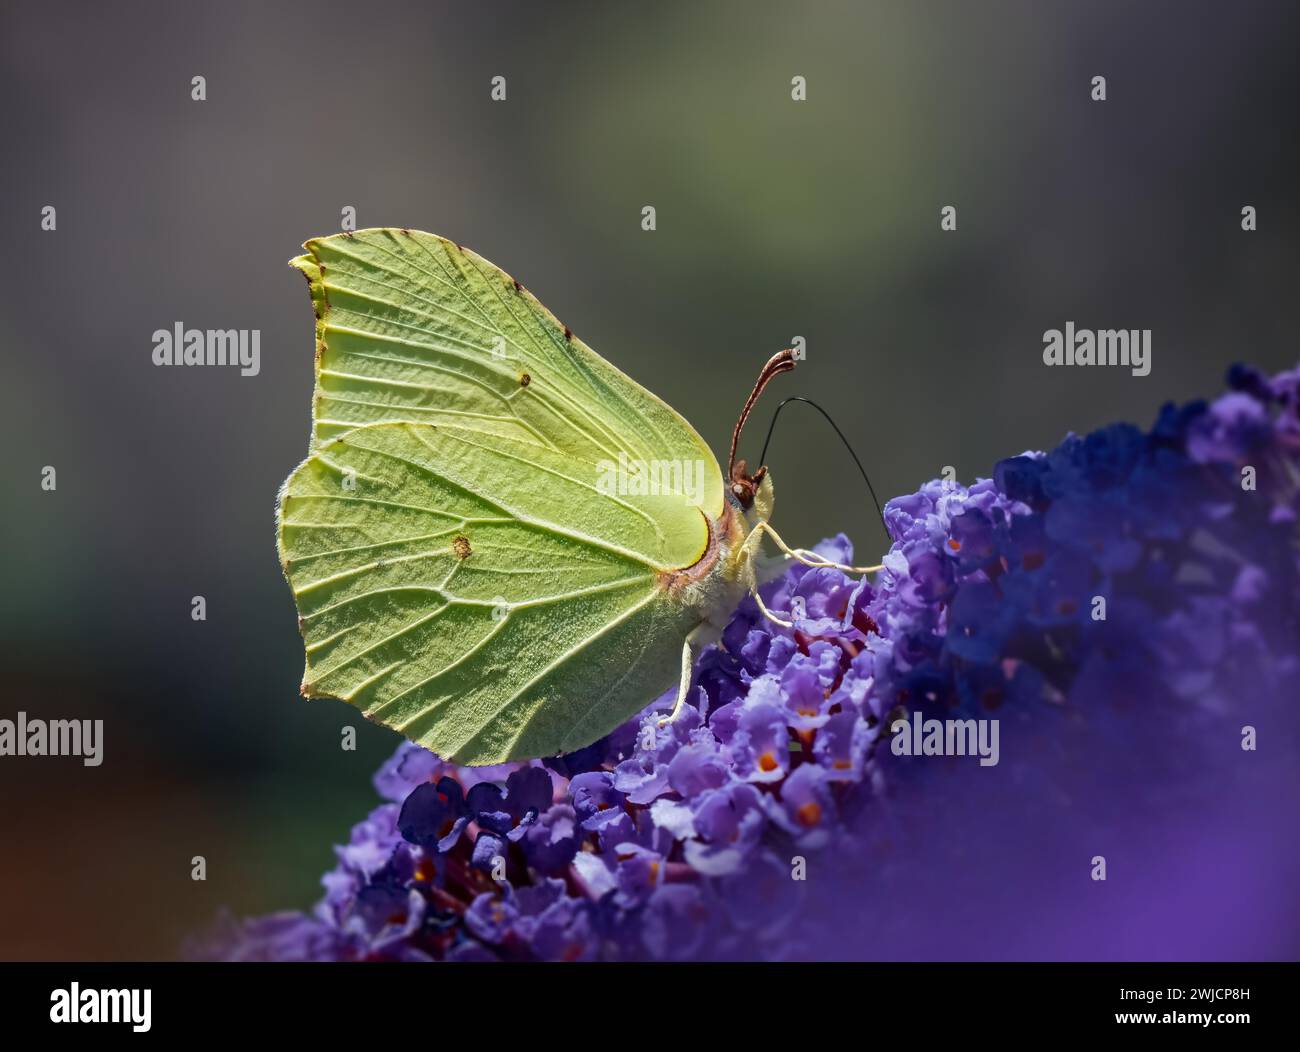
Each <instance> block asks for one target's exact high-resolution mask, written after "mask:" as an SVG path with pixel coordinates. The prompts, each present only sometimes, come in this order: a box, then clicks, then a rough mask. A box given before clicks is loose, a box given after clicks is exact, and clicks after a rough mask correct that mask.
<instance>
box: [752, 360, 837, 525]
mask: <svg viewBox="0 0 1300 1052" xmlns="http://www.w3.org/2000/svg"><path fill="white" fill-rule="evenodd" d="M797 363H798V359H797V358H795V356H794V351H793V350H791V349H790V348H788V347H787V348H786V349H785V350H784V351H778V352H777V353H776V354H774V355H772V357H771V358H769V359H768V360H767V364H766V365H765V366H763V369H762V371H761V372H760V373H759V374H758V379H757V380H756V381H755V382H754V389H753V390H752V391H750V392H749V397H748V398H747V399H745V407H744V408H743V409H741V411H740V419H738V420H737V421H736V426H735V427H734V428H733V429H732V431H731V452H730V454H729V455H728V456H727V479H728V481H729V482H730V483H731V492H732V493H733V494H735V497H736V499H737V500H738V501H740V503H741V504H742V505H744V506H745V507H746V508H748V507H749V506H750V505H751V504H753V503H754V493H755V492H756V491H757V490H758V484H759V483H760V482H762V481H763V476H764V475H766V474H767V468H766V466H760V467H759V469H758V470H757V471H755V472H754V473H753V474H752V475H750V474H748V473H747V471H746V464H745V462H744V461H743V460H740V461H737V460H736V447H737V446H738V445H740V433H741V431H743V430H744V429H745V421H746V420H748V419H749V414H750V411H751V410H752V409H753V408H754V404H755V403H756V402H757V401H758V399H759V396H760V395H761V394H762V393H763V389H764V388H765V387H767V385H768V384H770V383H771V382H772V379H773V377H775V376H777V375H779V374H780V373H788V372H789V371H790V370H791V369H793V368H794V367H795V365H796V364H797ZM782 404H784V403H782ZM778 411H779V410H778ZM769 437H770V433H769ZM841 437H843V436H841ZM763 450H764V452H766V451H767V447H766V445H765V446H764V447H763ZM758 459H759V463H760V465H761V464H762V460H763V458H762V457H759V458H758Z"/></svg>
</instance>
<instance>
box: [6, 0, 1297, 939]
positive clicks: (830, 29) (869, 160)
mask: <svg viewBox="0 0 1300 1052" xmlns="http://www.w3.org/2000/svg"><path fill="white" fill-rule="evenodd" d="M1298 22H1300V18H1298V17H1297V14H1296V9H1295V5H1293V4H1283V3H1277V4H1270V3H1259V4H1227V3H1222V4H1213V5H1211V4H1204V5H1202V4H1188V3H1159V4H1157V3H1146V4H1142V5H1132V4H1127V3H1101V4H1099V3H1087V4H1083V3H1080V4H1072V5H1067V4H1051V5H1047V4H1037V3H1031V2H1028V0H1026V2H1023V3H995V4H978V5H976V4H967V3H960V2H956V0H954V2H947V3H903V2H901V0H900V2H897V3H888V4H852V5H851V4H831V3H813V4H802V5H796V4H793V3H759V4H754V3H743V4H742V3H704V4H657V5H654V4H651V5H641V4H638V5H632V4H619V3H599V4H597V3H593V4H583V5H578V4H504V3H482V4H391V3H390V4H383V3H380V4H374V3H367V4H346V3H312V4H292V5H291V4H276V5H270V4H255V3H249V4H227V3H220V4H216V3H214V4H197V3H193V4H175V3H158V4H123V5H112V6H111V7H110V6H108V5H104V6H93V7H92V6H91V5H89V4H85V5H77V4H57V3H49V2H41V3H12V2H6V3H5V5H4V7H3V10H2V11H0V134H2V135H3V139H2V140H0V141H2V142H3V161H2V162H0V163H2V165H3V167H2V169H0V207H2V208H3V210H4V214H5V216H6V219H7V222H6V224H5V235H4V241H5V244H4V247H3V250H2V251H0V349H2V353H3V380H2V381H0V438H2V440H3V445H4V455H3V458H0V459H2V470H3V473H4V476H3V493H4V513H3V515H0V543H2V547H0V551H3V553H4V577H3V586H2V587H0V610H2V613H0V617H2V622H0V631H2V633H3V635H2V637H0V638H2V639H3V646H4V653H3V670H4V687H5V689H4V691H3V704H0V716H3V717H4V718H13V717H14V716H15V714H16V713H17V712H18V711H19V710H25V711H27V712H28V713H30V714H32V715H33V716H43V717H46V718H51V719H53V718H72V717H82V718H101V719H104V720H105V723H106V726H105V739H106V742H105V761H104V764H103V766H102V767H99V768H95V769H91V768H83V767H82V766H81V765H80V763H79V761H77V760H75V759H70V758H64V759H54V758H46V759H35V758H12V757H9V758H3V759H0V837H2V839H0V843H2V844H3V845H4V847H3V860H2V861H0V956H3V957H8V958H31V957H37V958H44V957H67V956H77V957H96V958H114V957H170V956H173V955H174V954H175V953H176V952H177V946H178V942H179V940H180V938H181V937H182V936H183V935H184V934H185V933H186V932H188V931H191V930H193V929H194V928H195V927H196V926H199V925H202V924H204V923H205V922H206V921H207V920H208V919H209V918H210V917H211V916H212V915H213V914H214V912H215V910H216V909H217V908H218V906H220V905H223V904H226V905H230V906H232V907H233V908H234V909H236V910H237V911H239V912H252V911H266V910H270V909H276V908H281V907H286V906H294V907H302V906H307V905H308V904H310V903H311V902H312V901H313V900H314V899H315V897H316V895H317V891H318V888H317V879H318V876H319V874H320V873H321V872H322V871H323V870H324V869H325V868H326V867H327V866H328V865H329V864H330V863H331V855H330V851H329V845H330V844H331V843H333V842H336V841H337V840H339V839H342V838H344V837H345V836H346V831H347V829H348V828H349V826H350V825H351V824H352V823H353V822H354V821H357V820H359V819H360V818H361V817H362V816H363V815H364V813H365V812H366V810H367V809H368V808H369V807H370V806H371V804H372V803H373V802H374V794H373V791H372V790H371V787H370V783H369V778H370V774H371V772H372V770H373V769H374V767H375V766H376V764H377V763H378V762H379V760H380V759H381V758H382V757H383V756H384V755H386V754H387V753H388V752H389V751H390V750H391V749H392V748H393V746H394V745H395V744H396V741H397V737H396V736H395V735H394V734H392V733H391V732H388V731H385V730H382V729H380V728H377V727H372V726H370V725H367V724H365V723H364V721H362V720H360V719H359V718H357V717H356V715H355V714H354V712H353V710H351V709H349V708H348V707H346V706H345V705H343V704H341V703H337V702H328V701H326V702H315V703H308V702H305V701H303V700H301V699H300V698H299V697H298V694H297V687H298V683H299V679H300V672H301V665H302V652H301V643H300V640H299V638H298V635H297V632H296V630H295V625H294V609H293V604H292V602H291V599H290V596H289V592H288V588H287V586H286V585H285V584H284V582H283V580H282V579H281V576H280V572H279V568H278V566H277V563H276V557H275V545H274V536H273V528H272V515H273V504H274V497H275V492H276V487H277V486H278V484H279V483H280V482H281V480H282V479H283V478H284V477H285V476H286V475H287V474H288V472H289V471H290V470H291V469H292V468H293V466H294V465H295V464H296V463H297V462H298V460H299V459H300V458H301V457H302V456H303V455H304V453H305V450H306V441H307V432H308V421H309V394H310V390H311V384H312V365H311V363H312V316H311V311H310V307H309V304H308V300H307V295H306V289H305V287H304V285H303V282H302V279H301V277H300V276H299V275H297V274H295V273H294V272H292V271H291V270H290V269H289V268H288V267H286V266H285V265H284V264H285V261H286V260H287V259H288V258H289V257H290V256H292V255H294V254H295V253H296V252H297V251H298V246H299V245H300V243H301V242H302V241H303V240H304V239H305V238H307V237H310V236H314V235H319V234H325V233H329V232H332V231H334V230H336V229H338V226H339V220H340V210H341V209H342V208H343V207H344V206H345V205H352V206H354V207H355V208H356V209H357V213H358V224H359V225H360V226H381V225H397V226H409V227H417V228H423V229H426V230H431V231H434V232H437V233H440V234H444V235H446V236H448V237H451V238H453V239H454V240H457V241H460V242H462V243H464V244H465V245H467V246H469V247H471V248H474V249H475V250H477V251H478V252H480V253H482V254H483V255H485V256H486V257H487V258H489V259H491V260H493V261H494V262H496V263H498V264H499V265H501V266H502V267H504V268H505V269H506V270H507V271H508V272H510V273H512V274H513V275H514V276H516V277H517V278H519V279H520V280H521V281H522V282H524V283H525V284H526V285H527V286H528V287H529V288H530V289H532V290H533V291H534V292H535V293H536V294H537V295H538V296H539V297H540V298H541V300H542V301H543V302H544V303H546V304H547V305H548V306H549V307H550V308H551V309H552V310H553V311H554V312H555V314H556V315H557V316H558V317H559V318H560V319H561V320H562V321H564V322H566V323H567V324H568V325H569V326H570V327H571V328H572V329H573V330H574V331H575V332H576V333H577V334H578V335H580V336H581V337H582V338H583V339H584V340H586V341H587V342H588V343H589V344H590V345H591V346H593V347H594V348H596V349H597V350H598V351H599V352H600V353H602V354H603V355H605V356H606V357H607V358H609V359H610V361H612V362H613V363H614V364H615V365H617V366H619V367H620V368H622V369H624V370H625V371H626V372H628V373H630V374H631V375H632V376H634V377H635V378H636V379H638V380H639V381H641V382H642V383H644V384H646V385H647V386H649V387H650V388H651V389H653V390H654V391H655V392H657V393H658V394H659V395H661V396H662V397H663V398H664V399H666V400H667V401H668V402H669V403H671V404H672V405H674V406H675V407H677V408H678V409H679V410H680V411H681V412H683V413H684V414H685V415H686V416H687V417H688V418H689V419H690V420H691V421H692V422H693V423H694V424H695V425H696V427H697V428H698V429H699V430H700V431H701V433H702V434H703V435H704V436H705V438H706V439H707V440H709V441H710V442H711V443H712V445H713V447H714V449H715V451H717V452H718V453H719V454H720V455H725V443H726V439H727V437H728V435H729V432H730V428H731V425H732V423H733V421H734V418H735V414H736V411H737V410H738V408H739V406H740V403H741V402H742V401H743V398H744V395H745V394H746V392H747V391H748V388H749V385H750V383H751V382H752V379H753V375H754V373H755V372H756V370H757V368H758V366H759V365H760V364H761V363H762V361H763V360H765V359H766V357H767V356H768V355H770V354H771V353H773V352H774V351H776V350H778V349H780V348H781V347H784V346H786V345H788V344H789V342H790V341H791V338H792V337H793V336H795V335H802V336H804V337H805V338H806V340H807V341H808V360H807V361H806V362H805V363H804V364H803V366H802V367H801V368H800V369H799V370H798V371H797V372H796V373H795V374H794V375H793V376H789V377H782V378H781V379H780V380H779V381H778V388H777V390H774V391H773V394H774V395H775V394H777V393H780V394H793V393H800V394H804V395H807V396H809V397H812V398H815V399H817V400H818V401H820V402H821V403H822V404H823V405H824V406H825V407H826V408H827V409H828V410H829V411H830V412H831V413H832V414H833V415H834V416H835V418H836V420H837V421H838V422H839V424H840V426H841V427H842V428H843V429H844V430H845V431H846V433H847V434H848V435H849V437H850V438H851V439H852V441H853V442H854V444H855V446H856V447H857V448H858V450H859V452H860V454H861V455H862V457H863V459H864V460H865V462H866V463H867V465H868V468H869V470H870V471H871V473H872V476H873V479H874V480H875V483H876V488H877V490H878V491H879V492H880V493H881V496H882V498H883V497H885V496H886V495H893V494H897V493H902V492H907V491H910V490H912V489H915V488H916V487H917V486H918V485H919V484H920V483H921V482H923V481H924V480H926V479H928V478H931V477H933V476H934V475H936V474H938V473H939V471H940V470H941V468H942V466H943V465H945V464H952V465H954V466H955V468H956V470H957V473H958V477H959V478H961V479H962V480H963V481H968V482H969V481H971V480H973V479H974V478H975V477H977V476H980V475H986V474H988V473H989V471H990V470H991V468H992V465H993V463H994V462H995V461H996V460H997V459H998V458H1000V457H1003V456H1007V455H1011V454H1014V453H1017V452H1020V451H1022V450H1024V449H1026V448H1031V447H1032V448H1040V447H1044V446H1050V445H1053V444H1055V443H1056V442H1057V441H1058V440H1059V439H1060V438H1061V436H1062V435H1063V434H1064V433H1065V432H1066V431H1069V430H1074V431H1085V430H1088V429H1090V428H1093V427H1095V426H1097V425H1100V424H1103V423H1106V422H1109V421H1112V420H1119V419H1130V420H1134V421H1136V422H1138V423H1141V424H1144V425H1145V424H1147V423H1149V422H1150V421H1151V419H1152V418H1153V416H1154V413H1155V411H1156V409H1157V408H1158V406H1159V404H1160V403H1161V402H1162V401H1164V400H1166V399H1170V398H1173V399H1179V400H1182V399H1187V398H1191V397H1196V396H1201V395H1207V394H1212V393H1213V392H1215V391H1216V390H1217V389H1218V387H1219V384H1220V378H1221V375H1222V372H1223V370H1224V368H1225V366H1226V365H1228V364H1229V363H1230V362H1232V361H1234V360H1238V359H1244V360H1249V361H1253V362H1255V363H1257V364H1259V365H1261V366H1264V367H1266V368H1269V369H1277V368H1280V367H1283V366H1286V365H1289V364H1292V363H1294V361H1295V357H1296V353H1295V340H1294V318H1293V314H1292V305H1293V303H1294V301H1295V290H1296V281H1297V277H1298V276H1300V275H1298V273H1297V255H1296V244H1297V241H1296V231H1297V209H1296V198H1295V189H1296V186H1297V163H1296V162H1297V143H1298V142H1300V127H1297V125H1298V123H1300V122H1298V121H1297V111H1296V106H1295V100H1296V98H1300V68H1297V59H1296V29H1297V23H1298ZM498 74H500V75H504V76H505V77H506V78H507V82H508V100H507V101H506V102H504V103H494V102H492V101H491V100H490V98H489V87H490V84H489V82H490V79H491V78H492V77H493V76H495V75H498ZM796 74H797V75H802V76H805V77H806V78H807V82H808V100H807V101H806V102H802V103H796V102H793V101H792V100H791V98H790V79H791V77H793V76H795V75H796ZM1098 74H1100V75H1104V76H1106V77H1107V81H1108V95H1109V98H1108V100H1107V101H1106V102H1104V103H1096V102H1093V101H1091V99H1090V97H1089V92H1090V83H1089V82H1090V79H1091V78H1092V77H1093V76H1094V75H1098ZM196 75H202V76H204V77H206V78H207V94H208V97H207V101H205V102H195V101H192V100H191V98H190V79H191V77H193V76H196ZM47 204H49V205H54V206H55V207H56V208H57V210H58V229H57V231H56V232H43V231H42V230H41V229H40V211H41V208H42V207H43V206H44V205H47ZM646 204H652V205H654V206H655V208H656V209H657V213H658V229H657V230H656V231H655V232H653V233H646V232H643V231H642V230H641V227H640V210H641V208H642V206H643V205H646ZM947 204H952V205H955V206H956V207H957V209H958V229H957V231H956V232H955V233H944V232H941V230H940V227H939V210H940V208H941V207H942V206H944V205H947ZM1246 204H1250V205H1254V206H1255V207H1256V209H1257V210H1258V216H1259V219H1258V222H1259V229H1258V231H1256V232H1254V233H1244V232H1243V231H1242V230H1241V228H1240V211H1241V208H1242V206H1243V205H1246ZM178 320H179V321H183V322H184V323H185V324H186V325H187V326H193V327H198V328H208V327H212V328H257V329H260V330H261V333H262V344H261V346H262V370H261V375H259V376H257V377H255V378H244V377H240V376H239V375H238V371H237V370H234V369H225V370H222V369H211V368H206V369H159V368H155V367H154V366H153V365H152V364H151V361H150V353H151V350H152V344H151V333H152V332H153V331H154V330H155V329H157V328H170V326H171V325H172V323H173V322H175V321H178ZM1067 320H1073V321H1075V322H1076V323H1077V324H1078V325H1079V326H1080V327H1087V328H1111V327H1119V328H1150V329H1152V330H1153V345H1154V360H1153V369H1152V372H1151V375H1150V376H1147V377H1144V378H1138V377H1133V376H1131V375H1129V373H1128V372H1127V370H1123V369H1093V370H1080V369H1064V368H1062V369H1047V368H1045V367H1044V366H1043V365H1042V361H1041V349H1042V333H1043V331H1044V330H1045V329H1047V328H1059V327H1062V326H1063V325H1064V323H1065V322H1066V321H1067ZM775 402H776V399H775V398H772V400H771V402H770V403H768V404H766V405H765V406H764V407H763V408H761V409H760V410H759V412H758V416H757V418H756V423H757V424H758V427H759V429H756V431H755V432H754V433H751V434H750V436H749V439H750V441H749V443H748V445H749V446H750V447H751V448H750V449H749V450H748V452H749V454H750V456H751V457H753V456H755V455H756V453H757V445H758V443H759V441H760V440H761V428H763V427H765V426H766V422H767V419H768V416H769V414H770V411H771V408H772V407H773V406H774V405H775ZM789 413H790V416H789V418H788V419H785V420H783V423H782V425H781V429H780V431H779V432H778V436H777V440H776V443H775V446H774V450H773V452H772V453H771V455H770V456H769V458H768V461H769V463H770V464H771V467H772V471H773V476H774V479H775V482H776V485H777V493H778V506H777V507H778V510H777V515H776V520H775V521H776V523H777V525H778V527H779V528H780V529H781V530H782V532H783V534H784V535H785V536H786V537H787V538H788V539H790V540H791V541H792V542H799V543H805V544H807V543H811V542H813V541H815V540H816V539H817V538H819V537H821V536H823V535H825V534H828V533H833V532H835V531H838V530H845V531H847V532H849V533H850V534H851V535H853V536H854V537H855V538H856V539H858V540H859V542H860V545H859V549H860V550H859V554H860V555H862V556H863V558H864V559H874V557H875V556H876V555H877V554H878V552H879V550H880V548H881V544H882V533H881V531H880V527H879V524H878V523H877V522H876V521H875V519H874V513H873V512H872V511H871V509H870V504H869V501H868V498H867V495H866V493H865V491H864V489H863V487H862V485H861V481H860V480H859V479H857V478H856V476H855V475H854V474H853V469H852V462H851V460H850V459H849V457H848V454H847V453H845V452H844V450H843V449H842V448H841V447H840V446H839V445H838V443H837V440H836V439H835V438H834V435H833V434H832V433H831V432H830V430H829V429H828V428H827V427H826V426H825V424H824V423H823V422H822V421H821V420H820V419H818V418H817V417H816V415H815V414H814V413H812V411H810V410H807V408H806V407H792V408H791V410H790V411H789ZM47 464H48V465H54V466H55V467H56V468H57V470H58V489H57V491H56V492H53V493H46V492H43V491H42V490H41V488H40V472H41V468H42V467H43V466H44V465H47ZM194 595H203V596H205V597H206V599H207V603H208V620H207V621H206V622H201V623H196V622H194V621H192V620H191V618H190V600H191V597H192V596H194ZM349 724H350V725H355V726H356V727H357V729H358V737H359V743H360V744H359V748H358V750H357V751H356V752H343V751H342V750H341V749H340V747H339V738H340V728H341V727H342V726H344V725H349ZM196 854H202V855H205V856H206V858H207V860H208V867H209V871H208V872H209V879H208V880H207V882H206V883H196V882H193V881H191V879H190V859H191V857H192V856H194V855H196ZM864 952H865V950H864Z"/></svg>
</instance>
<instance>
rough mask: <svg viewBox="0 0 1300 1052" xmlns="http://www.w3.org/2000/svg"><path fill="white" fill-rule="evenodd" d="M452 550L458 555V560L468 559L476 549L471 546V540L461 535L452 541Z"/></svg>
mask: <svg viewBox="0 0 1300 1052" xmlns="http://www.w3.org/2000/svg"><path fill="white" fill-rule="evenodd" d="M451 550H452V551H453V552H455V553H456V558H457V559H468V558H469V557H470V556H471V555H473V554H474V549H473V548H471V547H470V546H469V538H468V537H462V536H460V535H459V534H457V535H456V536H455V537H453V538H452V539H451Z"/></svg>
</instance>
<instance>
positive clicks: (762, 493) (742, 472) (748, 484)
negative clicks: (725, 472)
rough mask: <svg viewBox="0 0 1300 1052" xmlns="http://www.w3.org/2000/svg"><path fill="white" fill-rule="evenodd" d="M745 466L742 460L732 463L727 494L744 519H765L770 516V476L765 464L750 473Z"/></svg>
mask: <svg viewBox="0 0 1300 1052" xmlns="http://www.w3.org/2000/svg"><path fill="white" fill-rule="evenodd" d="M746 468H747V465H746V464H745V462H744V461H743V460H738V461H736V463H735V464H733V465H732V468H731V483H730V485H729V486H728V490H727V492H728V495H729V496H730V498H731V500H732V502H733V503H734V504H735V505H736V508H737V510H738V511H740V513H741V514H742V515H743V516H744V517H745V519H746V520H754V521H757V520H758V519H762V520H763V521H767V520H768V519H770V518H771V517H772V478H771V476H770V475H769V474H768V473H767V465H766V464H764V465H763V466H761V467H760V468H759V469H758V470H757V471H755V472H754V473H753V474H752V475H751V474H749V473H748V471H747V470H746ZM751 524H752V523H751Z"/></svg>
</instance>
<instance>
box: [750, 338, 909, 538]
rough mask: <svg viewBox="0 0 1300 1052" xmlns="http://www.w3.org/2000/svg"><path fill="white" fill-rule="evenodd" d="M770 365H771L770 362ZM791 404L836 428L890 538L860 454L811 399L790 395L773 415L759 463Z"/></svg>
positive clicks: (878, 501)
mask: <svg viewBox="0 0 1300 1052" xmlns="http://www.w3.org/2000/svg"><path fill="white" fill-rule="evenodd" d="M768 364H771V363H770V362H769V363H768ZM791 402H804V403H805V404H807V405H810V406H812V407H813V408H814V409H816V410H817V412H819V413H821V415H822V416H824V417H825V418H826V422H827V423H828V424H830V425H831V427H832V428H834V430H835V433H836V434H837V435H839V436H840V441H841V442H843V443H844V448H845V449H847V450H848V451H849V456H851V457H852V458H853V463H855V464H856V465H857V466H858V471H860V472H861V473H862V481H863V482H865V483H866V484H867V492H868V493H870V494H871V500H872V503H873V504H875V506H876V514H877V515H879V516H880V525H881V526H883V527H884V528H885V536H886V537H889V536H890V533H889V526H888V524H887V523H886V522H885V513H884V511H883V510H882V509H881V507H880V499H879V498H878V497H877V496H876V488H875V487H874V486H873V485H872V484H871V479H870V478H868V476H867V469H866V468H864V467H863V466H862V461H861V460H860V459H858V454H857V453H856V452H855V451H854V449H853V446H852V445H850V444H849V440H848V439H847V438H845V437H844V432H843V431H841V430H840V429H839V425H838V424H836V423H835V421H834V420H832V419H831V415H830V413H828V412H826V410H825V409H823V408H822V407H821V406H819V405H818V404H817V403H816V402H814V401H813V400H812V399H811V398H804V397H803V396H802V395H790V397H789V398H786V399H784V400H783V401H782V402H781V404H780V405H778V406H777V407H776V412H774V413H773V414H772V422H771V423H770V424H769V425H768V428H767V438H765V439H763V452H762V453H761V454H759V457H758V462H759V463H760V464H765V463H766V462H767V447H768V445H769V444H770V443H771V441H772V432H773V431H775V430H776V421H777V418H778V417H779V416H780V415H781V410H782V409H784V408H785V407H786V406H788V405H789V404H790V403H791ZM746 408H748V407H746ZM733 448H734V439H733ZM891 539H892V538H891Z"/></svg>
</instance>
